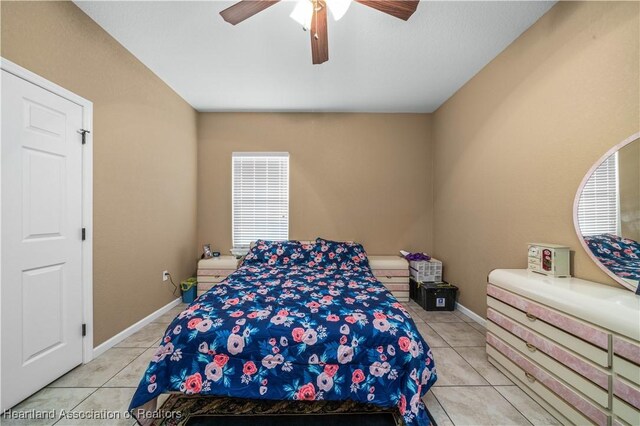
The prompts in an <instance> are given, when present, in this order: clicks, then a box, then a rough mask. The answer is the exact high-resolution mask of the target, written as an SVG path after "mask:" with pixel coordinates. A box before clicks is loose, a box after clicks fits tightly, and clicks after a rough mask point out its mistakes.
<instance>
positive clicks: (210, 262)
mask: <svg viewBox="0 0 640 426" xmlns="http://www.w3.org/2000/svg"><path fill="white" fill-rule="evenodd" d="M236 269H238V260H237V259H236V258H235V257H234V256H219V257H212V258H211V259H200V261H199V262H198V296H200V295H202V294H204V293H206V292H207V290H209V289H210V288H211V287H213V286H214V285H216V284H218V283H220V282H222V281H223V280H224V279H226V278H227V276H228V275H230V274H231V273H233V272H234V271H235V270H236Z"/></svg>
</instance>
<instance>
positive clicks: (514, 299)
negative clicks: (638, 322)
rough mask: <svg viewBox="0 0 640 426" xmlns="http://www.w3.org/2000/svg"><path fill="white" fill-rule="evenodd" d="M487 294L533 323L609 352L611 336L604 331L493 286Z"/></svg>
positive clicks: (490, 286)
mask: <svg viewBox="0 0 640 426" xmlns="http://www.w3.org/2000/svg"><path fill="white" fill-rule="evenodd" d="M487 294H488V295H489V296H491V297H494V298H496V299H498V300H500V301H502V302H504V303H506V304H508V305H511V306H512V307H514V308H516V309H518V310H519V311H522V312H524V313H525V315H526V316H527V318H529V319H530V320H531V321H536V320H541V321H544V322H546V323H547V324H551V325H553V326H555V327H557V328H559V329H561V330H565V331H567V332H568V333H570V334H573V335H574V336H577V337H579V338H581V339H582V340H584V341H586V342H589V343H591V344H593V345H595V346H598V347H600V348H602V349H604V350H605V351H609V340H610V334H609V333H607V332H606V331H604V330H601V329H599V328H595V327H593V326H592V325H590V324H588V323H586V322H584V321H580V320H578V319H576V318H573V317H570V316H568V315H565V314H563V313H560V312H558V311H555V310H553V309H550V308H547V307H546V306H542V305H540V304H538V303H535V302H532V301H530V300H527V299H525V298H524V297H520V296H518V295H517V294H513V293H511V292H509V291H506V290H503V289H501V288H498V287H496V286H494V285H491V284H489V285H488V286H487Z"/></svg>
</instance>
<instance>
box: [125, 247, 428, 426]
mask: <svg viewBox="0 0 640 426" xmlns="http://www.w3.org/2000/svg"><path fill="white" fill-rule="evenodd" d="M435 381H436V370H435V365H434V360H433V355H432V353H431V349H430V348H429V346H428V345H427V343H426V342H425V341H424V340H423V339H422V337H421V336H420V334H419V332H418V330H417V328H416V326H415V324H414V322H413V321H412V319H411V317H410V315H409V313H408V312H407V311H406V310H405V309H404V307H403V306H402V305H401V304H400V303H399V302H398V301H397V300H396V299H395V298H394V297H393V296H392V295H391V293H390V292H389V291H388V290H387V289H386V288H385V287H384V286H383V285H382V284H381V283H380V282H379V281H377V280H376V279H375V277H374V276H373V274H372V273H371V270H370V269H369V266H368V260H367V256H366V253H365V251H364V249H363V248H362V246H361V245H360V244H356V243H340V242H334V241H328V240H322V239H318V240H317V242H316V243H315V244H306V243H300V242H296V241H285V242H268V241H258V242H257V244H255V246H254V247H253V248H252V249H251V250H250V252H249V254H248V255H247V256H246V258H245V260H244V261H243V263H242V265H241V266H240V268H238V270H237V271H236V272H234V273H233V274H231V275H230V276H229V277H227V279H226V280H225V281H223V282H222V283H221V284H220V285H217V286H215V287H213V288H212V289H211V290H209V291H208V292H207V293H205V294H203V295H202V296H200V297H199V298H198V299H196V300H195V301H194V302H193V303H192V304H191V305H190V306H189V307H188V308H187V309H186V310H185V311H184V312H182V313H180V314H179V315H178V316H177V317H176V318H175V319H174V320H173V322H172V323H171V324H170V325H169V327H168V328H167V330H166V332H165V334H164V338H163V340H162V342H161V344H160V346H159V347H158V349H157V351H156V352H155V354H154V355H153V358H152V360H151V362H150V364H149V367H148V368H147V370H146V372H145V373H144V375H143V377H142V379H141V381H140V384H139V386H138V388H137V390H136V392H135V394H134V396H133V399H132V401H131V404H130V407H129V408H130V410H131V411H132V413H133V414H134V415H136V411H137V410H138V409H139V407H147V409H148V408H149V407H151V406H152V405H155V398H157V397H158V396H159V395H160V394H162V393H167V392H182V393H185V394H193V395H213V396H231V397H239V398H250V399H271V400H322V399H324V400H354V401H358V402H365V403H371V404H376V405H379V406H383V407H398V409H399V411H400V413H401V414H402V416H403V418H404V420H405V423H406V424H407V425H409V426H413V425H428V424H429V418H428V415H427V414H426V411H425V407H424V405H423V403H422V400H421V397H422V396H424V395H425V393H426V392H427V390H428V389H429V388H430V387H431V386H432V385H433V384H434V382H435Z"/></svg>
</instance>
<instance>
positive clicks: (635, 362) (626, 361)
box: [613, 336, 640, 386]
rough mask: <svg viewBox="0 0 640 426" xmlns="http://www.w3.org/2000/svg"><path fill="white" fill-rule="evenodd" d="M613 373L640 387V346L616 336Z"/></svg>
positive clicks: (614, 339) (614, 340)
mask: <svg viewBox="0 0 640 426" xmlns="http://www.w3.org/2000/svg"><path fill="white" fill-rule="evenodd" d="M613 371H615V372H616V374H618V375H620V376H622V377H624V378H625V379H627V380H630V381H631V382H633V383H635V384H636V385H638V386H640V345H638V344H637V343H636V342H633V341H631V340H627V339H625V338H622V337H619V336H614V337H613Z"/></svg>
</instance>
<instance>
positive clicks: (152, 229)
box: [1, 1, 197, 345]
mask: <svg viewBox="0 0 640 426" xmlns="http://www.w3.org/2000/svg"><path fill="white" fill-rule="evenodd" d="M1 11H2V47H1V49H2V52H1V53H2V56H3V57H4V58H7V59H9V60H11V61H13V62H15V63H17V64H18V65H21V66H23V67H25V68H27V69H29V70H31V71H33V72H35V73H36V74H39V75H41V76H42V77H44V78H47V79H49V80H51V81H53V82H54V83H57V84H59V85H61V86H63V87H65V88H66V89H68V90H71V91H73V92H75V93H76V94H78V95H80V96H82V97H84V98H86V99H89V100H90V101H93V105H94V127H93V134H94V139H93V141H94V207H93V209H94V210H93V211H94V230H93V232H94V257H93V260H94V274H93V276H94V283H93V288H94V324H95V330H94V343H95V344H96V345H98V344H100V343H102V342H103V341H105V340H106V339H108V338H110V337H112V336H113V335H115V334H116V333H118V332H119V331H121V330H123V329H125V328H126V327H128V326H130V325H131V324H133V323H135V322H136V321H138V320H140V319H141V318H143V317H145V316H147V315H148V314H150V313H151V312H153V311H155V310H157V309H158V308H160V307H161V306H163V305H165V304H167V303H168V302H170V301H171V300H172V299H173V298H174V297H175V296H173V295H172V294H171V290H172V288H171V286H170V284H168V282H162V271H163V270H165V269H168V270H169V271H170V272H172V273H173V276H174V277H175V279H177V280H179V279H180V278H182V277H185V276H188V275H189V274H191V273H192V271H193V270H194V269H195V261H194V260H195V257H196V255H197V253H196V251H195V249H194V246H195V242H196V238H195V231H196V229H195V220H196V170H195V167H196V113H195V111H194V110H193V108H191V107H190V106H189V105H188V104H187V103H186V102H184V101H183V100H182V99H181V98H180V97H179V96H178V95H176V94H175V93H174V92H173V91H172V90H171V89H170V88H169V87H168V86H167V85H165V84H164V83H163V82H162V81H161V80H160V79H159V78H158V77H156V76H155V75H154V74H153V73H152V72H151V71H150V70H149V69H147V68H146V67H145V66H144V65H143V64H142V63H141V62H140V61H138V60H137V59H136V58H135V57H134V56H133V55H131V54H130V53H129V52H128V51H127V50H125V49H124V48H123V47H122V46H121V45H120V44H118V43H117V42H116V41H115V40H114V39H113V38H111V36H109V35H108V34H107V33H106V32H105V31H104V30H102V29H101V28H100V27H99V26H98V25H97V24H96V23H95V22H93V21H92V20H91V19H90V18H89V17H87V16H86V15H85V14H84V13H83V12H82V11H81V10H80V9H78V8H77V7H76V6H75V5H74V4H73V3H70V2H6V1H3V2H2V9H1Z"/></svg>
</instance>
